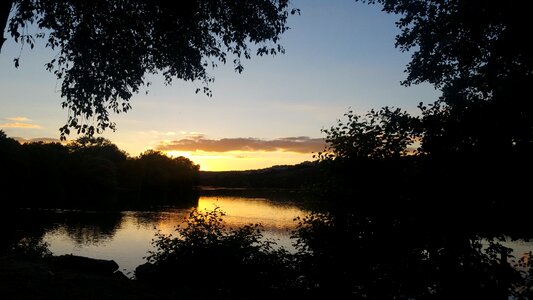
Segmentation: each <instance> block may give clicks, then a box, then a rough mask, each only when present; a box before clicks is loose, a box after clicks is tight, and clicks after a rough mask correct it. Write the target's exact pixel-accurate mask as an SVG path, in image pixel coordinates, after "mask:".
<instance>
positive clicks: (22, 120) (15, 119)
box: [6, 117, 31, 122]
mask: <svg viewBox="0 0 533 300" xmlns="http://www.w3.org/2000/svg"><path fill="white" fill-rule="evenodd" d="M6 120H9V121H14V122H31V120H30V119H28V118H26V117H13V118H6Z"/></svg>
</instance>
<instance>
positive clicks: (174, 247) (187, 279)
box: [147, 207, 292, 295]
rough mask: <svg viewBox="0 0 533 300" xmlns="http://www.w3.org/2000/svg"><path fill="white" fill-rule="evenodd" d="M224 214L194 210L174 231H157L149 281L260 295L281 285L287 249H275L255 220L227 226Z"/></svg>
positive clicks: (286, 269) (287, 260)
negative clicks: (154, 270) (153, 276)
mask: <svg viewBox="0 0 533 300" xmlns="http://www.w3.org/2000/svg"><path fill="white" fill-rule="evenodd" d="M224 215H225V214H224V213H223V212H222V211H220V210H219V208H218V207H217V208H215V209H214V210H213V211H205V212H200V211H198V210H197V209H193V210H191V212H190V214H189V217H188V218H187V220H186V224H185V226H183V227H178V228H177V229H176V233H175V235H172V234H171V235H164V234H161V233H158V234H157V235H156V239H155V240H154V241H153V245H154V246H155V250H154V251H151V252H149V255H148V256H147V260H148V261H149V262H151V263H153V264H154V266H155V268H156V270H157V271H156V274H157V275H155V278H151V279H152V280H153V279H157V281H171V282H172V283H173V285H174V286H175V287H188V288H191V287H197V286H201V287H202V288H203V289H205V290H207V291H209V292H216V293H218V294H222V295H224V294H229V295H239V294H242V295H246V294H247V293H248V292H253V293H254V294H259V295H261V293H263V292H267V293H270V292H273V291H276V290H280V289H283V288H285V286H286V285H287V282H286V280H287V278H288V276H289V275H290V274H291V265H292V262H291V258H290V256H289V255H288V253H287V251H286V250H284V249H283V248H279V249H274V243H273V242H272V241H269V240H266V239H265V238H264V237H263V235H262V233H261V231H260V225H258V224H253V225H252V224H250V225H244V226H242V227H239V228H227V227H226V225H225V224H224V222H223V217H224ZM199 279H201V280H199Z"/></svg>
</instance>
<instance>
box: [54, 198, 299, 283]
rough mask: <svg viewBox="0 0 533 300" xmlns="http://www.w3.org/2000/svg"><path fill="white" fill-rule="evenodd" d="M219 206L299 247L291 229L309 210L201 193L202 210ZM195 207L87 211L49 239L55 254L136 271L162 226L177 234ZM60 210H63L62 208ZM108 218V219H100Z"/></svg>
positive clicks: (231, 222)
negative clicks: (109, 262) (113, 263)
mask: <svg viewBox="0 0 533 300" xmlns="http://www.w3.org/2000/svg"><path fill="white" fill-rule="evenodd" d="M215 207H219V208H220V209H221V210H222V211H224V212H225V213H226V216H225V217H224V220H225V222H226V223H227V225H228V226H229V227H238V226H242V225H245V224H250V223H252V224H255V223H260V224H261V225H262V228H263V234H264V236H265V238H267V239H270V240H274V241H275V242H276V243H277V244H278V245H280V246H283V247H285V248H286V249H287V250H289V251H293V250H294V248H293V246H292V241H291V239H290V234H291V231H292V230H293V229H295V228H296V222H295V221H294V218H295V217H297V216H300V217H301V216H304V215H306V214H307V212H306V210H304V209H302V208H300V207H298V206H297V205H295V204H294V203H288V202H283V203H279V202H274V201H269V200H267V199H264V198H244V197H229V196H205V197H200V199H199V201H198V208H199V210H200V211H206V210H207V211H209V210H213V209H214V208H215ZM189 212H190V209H164V210H162V211H153V212H150V211H140V212H138V211H135V212H134V211H125V212H122V213H119V214H114V215H109V214H106V215H105V216H103V214H101V213H80V214H83V218H82V219H83V221H82V220H78V221H77V222H69V223H58V224H57V226H55V227H54V229H53V230H50V231H48V232H47V233H46V234H45V236H44V241H45V242H47V243H49V244H50V247H49V248H50V250H51V251H52V253H54V254H55V255H62V254H74V255H82V256H87V257H92V258H99V259H112V260H114V261H116V262H117V263H118V264H119V266H120V270H121V271H123V272H124V273H125V274H126V275H128V276H133V270H134V269H135V267H136V266H138V265H139V264H142V263H144V262H145V260H144V259H143V257H145V256H146V255H147V252H148V251H149V250H153V247H152V245H151V241H152V239H153V238H154V234H155V233H156V232H157V231H160V232H162V233H164V234H170V233H172V232H173V231H174V230H175V228H176V226H177V225H179V224H182V223H184V221H185V218H186V217H187V216H188V214H189ZM58 213H60V212H58ZM102 219H105V222H104V223H101V222H99V220H102Z"/></svg>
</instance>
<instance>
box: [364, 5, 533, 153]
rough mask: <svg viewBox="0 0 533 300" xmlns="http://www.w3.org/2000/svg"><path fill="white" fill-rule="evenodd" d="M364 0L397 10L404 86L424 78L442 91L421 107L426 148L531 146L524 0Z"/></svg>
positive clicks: (531, 51) (531, 64)
mask: <svg viewBox="0 0 533 300" xmlns="http://www.w3.org/2000/svg"><path fill="white" fill-rule="evenodd" d="M362 2H368V3H376V2H377V3H380V4H382V5H383V10H384V11H386V12H388V13H394V14H398V15H399V16H400V20H399V21H398V22H397V25H398V27H399V28H400V29H401V30H402V31H401V33H400V34H399V35H398V36H397V37H396V46H397V47H399V48H400V49H401V50H402V51H412V59H411V61H410V63H409V64H408V66H407V74H408V76H407V79H406V80H405V81H404V84H405V85H410V84H417V83H421V82H428V83H431V84H433V85H434V86H435V87H436V88H439V89H441V90H442V92H443V95H442V97H441V99H440V100H439V102H438V103H437V104H436V105H435V106H433V107H431V108H425V109H424V113H425V116H426V117H427V120H426V122H427V123H428V124H426V126H425V128H426V133H425V135H426V137H427V138H426V139H425V140H424V142H423V145H422V146H423V148H424V150H427V151H441V150H447V151H448V153H449V151H453V152H455V151H471V150H472V149H474V151H479V150H480V149H482V150H483V151H484V152H490V155H493V154H499V155H503V154H512V155H516V154H517V152H522V153H530V152H531V150H532V146H533V130H532V128H533V101H531V97H530V96H529V95H530V87H531V86H533V46H532V44H531V43H529V42H528V38H527V37H528V36H529V33H530V32H531V31H532V30H533V24H532V23H531V22H530V21H529V11H530V10H531V8H532V5H531V3H530V2H528V1H523V2H520V3H514V2H502V1H469V0H451V1H438V0H430V1H410V0H377V1H362ZM436 119H441V120H440V122H437V123H435V121H436ZM441 138H442V139H443V140H442V141H441Z"/></svg>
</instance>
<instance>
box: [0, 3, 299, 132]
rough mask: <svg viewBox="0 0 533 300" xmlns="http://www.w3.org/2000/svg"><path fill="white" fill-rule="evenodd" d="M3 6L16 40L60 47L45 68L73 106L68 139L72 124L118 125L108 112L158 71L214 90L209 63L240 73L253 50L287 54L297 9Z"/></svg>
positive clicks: (82, 127)
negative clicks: (284, 38) (285, 42)
mask: <svg viewBox="0 0 533 300" xmlns="http://www.w3.org/2000/svg"><path fill="white" fill-rule="evenodd" d="M0 10H1V11H0V26H7V32H8V33H9V35H10V36H11V37H12V38H13V39H14V40H15V41H16V42H19V43H21V44H22V45H25V44H26V45H29V46H30V47H31V48H33V46H34V43H35V42H36V39H38V38H42V39H45V41H46V46H47V47H50V48H52V49H53V50H56V51H57V55H56V57H55V58H54V59H52V60H51V61H50V62H49V63H47V64H46V68H47V69H48V70H49V71H51V72H53V73H54V74H55V75H56V77H57V78H58V80H60V81H61V96H62V97H63V99H64V100H63V102H62V106H63V108H67V109H68V111H69V114H68V119H67V123H66V125H65V126H63V127H62V128H61V129H60V132H61V137H62V138H65V135H68V134H69V133H70V130H71V129H75V130H77V132H78V133H84V134H88V135H92V134H94V133H95V132H101V131H103V130H105V129H107V128H110V129H113V130H114V129H115V123H114V122H112V121H111V120H110V113H121V112H127V111H128V110H129V109H130V108H131V105H130V102H129V100H130V99H131V97H132V96H133V95H134V94H135V93H138V92H139V89H140V87H142V86H144V85H148V84H149V82H147V80H146V75H147V74H157V73H160V74H162V75H163V76H164V78H165V81H166V83H167V84H170V83H171V82H172V81H173V80H174V79H182V80H186V81H200V82H202V88H197V90H196V92H200V91H203V92H204V93H206V94H207V95H211V91H210V89H209V83H211V82H212V81H213V80H214V79H213V77H211V76H210V75H209V73H208V68H210V67H213V68H214V67H216V65H217V63H222V64H224V63H226V61H227V60H228V59H232V60H233V63H234V66H235V70H236V71H237V72H242V70H243V65H242V61H241V59H249V58H251V56H252V54H253V52H255V53H256V54H257V55H275V54H277V53H283V52H284V49H283V47H282V46H281V45H280V43H279V41H280V37H281V35H282V34H283V33H284V32H285V31H286V30H287V29H288V27H287V26H286V21H287V18H288V16H289V14H290V13H292V14H294V13H296V12H298V10H297V9H295V8H289V1H288V0H260V1H245V0H224V1H211V0H209V1H199V0H191V1H145V0H119V1H112V0H97V1H80V0H68V1H53V0H10V1H2V4H1V5H0ZM31 24H34V26H31ZM2 28H3V27H2ZM34 28H38V29H36V31H35V32H28V29H30V30H31V29H34ZM2 43H3V40H2ZM0 46H1V44H0ZM14 62H15V66H18V65H19V58H15V59H14Z"/></svg>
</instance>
